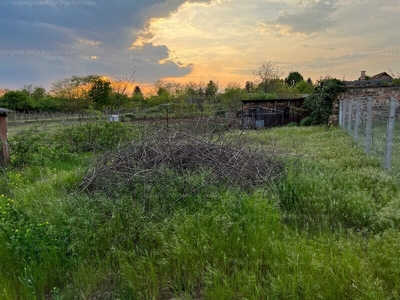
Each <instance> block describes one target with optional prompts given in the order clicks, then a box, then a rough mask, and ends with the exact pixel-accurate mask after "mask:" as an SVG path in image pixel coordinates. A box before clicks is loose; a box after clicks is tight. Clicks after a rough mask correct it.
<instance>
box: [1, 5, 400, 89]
mask: <svg viewBox="0 0 400 300" xmlns="http://www.w3.org/2000/svg"><path fill="white" fill-rule="evenodd" d="M399 15H400V0H327V1H297V0H295V1H292V0H286V1H281V2H279V1H266V0H254V1H252V0H114V1H111V0H2V1H1V2H0V28H1V29H0V88H8V89H20V88H22V87H23V86H24V85H30V84H32V85H40V86H43V87H45V88H46V89H49V88H50V87H51V84H52V83H54V82H55V81H57V80H60V79H63V78H70V77H71V76H73V75H76V76H85V75H90V74H98V75H101V76H107V77H109V78H110V79H111V80H116V79H117V78H120V79H121V78H124V77H129V76H130V75H131V74H132V72H134V80H135V84H137V85H139V86H141V87H143V88H144V89H146V88H149V87H150V86H152V85H153V83H154V82H155V81H157V80H160V79H161V80H165V81H174V82H179V83H187V82H189V81H194V82H200V81H203V82H205V83H207V82H209V81H210V80H213V81H215V82H218V83H219V85H220V87H222V88H223V87H224V86H226V85H228V84H229V83H231V82H236V83H239V84H240V85H242V86H243V87H244V84H245V82H246V81H247V80H255V79H256V77H255V76H254V74H253V70H256V69H257V68H259V67H260V65H261V64H262V62H264V61H272V62H273V63H274V64H275V66H277V67H279V69H280V71H281V72H282V76H283V77H285V76H287V74H288V73H289V72H291V71H298V72H300V73H301V74H302V75H303V76H304V77H305V78H308V77H310V78H311V79H312V80H313V81H315V80H318V79H319V78H321V77H325V76H327V75H330V76H332V77H336V78H339V79H345V80H356V79H358V78H359V76H360V71H362V70H365V71H366V74H367V75H370V76H372V75H375V74H377V73H380V72H389V70H392V71H393V73H394V74H395V75H397V74H398V72H400V62H399V58H400V19H399Z"/></svg>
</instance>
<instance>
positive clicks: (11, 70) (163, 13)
mask: <svg viewBox="0 0 400 300" xmlns="http://www.w3.org/2000/svg"><path fill="white" fill-rule="evenodd" d="M86 1H87V3H89V4H90V3H91V4H94V5H73V1H69V0H65V1H64V0H63V1H58V0H48V1H47V2H46V3H48V4H49V5H43V2H44V0H42V1H41V2H39V1H35V0H32V1H31V0H15V1H11V0H10V1H6V2H1V3H0V28H2V37H1V40H0V51H3V54H0V66H1V69H2V72H1V74H8V75H1V77H0V79H1V80H2V84H4V85H7V86H4V87H8V86H9V85H10V83H11V85H12V87H13V88H18V87H19V86H20V84H19V82H23V83H24V84H26V83H30V82H27V81H31V82H32V81H33V80H35V83H36V81H37V78H43V81H44V82H46V83H44V84H47V78H52V81H55V80H57V79H60V77H61V78H64V77H69V76H72V75H80V74H79V73H83V74H82V75H84V74H92V73H103V74H110V73H113V74H118V73H124V72H126V71H127V69H130V68H132V67H133V66H134V65H135V64H136V65H137V64H140V65H141V67H142V68H143V69H144V68H148V69H149V70H151V71H152V73H151V74H150V73H149V72H147V73H146V74H147V75H146V76H145V77H146V80H151V81H155V80H156V79H157V78H160V77H165V76H182V74H183V75H185V74H187V73H189V72H190V70H191V68H190V67H185V66H179V65H178V64H175V63H173V62H167V63H164V64H160V59H149V60H146V59H130V58H129V57H130V55H143V57H144V56H145V55H148V56H150V55H153V56H154V57H155V56H156V55H159V56H160V57H161V56H162V57H163V59H167V58H168V55H169V49H168V48H167V46H165V45H161V46H158V45H153V44H151V43H145V44H143V45H141V46H139V47H136V48H135V49H131V50H129V48H130V47H131V45H132V43H133V42H134V41H135V40H136V39H137V37H138V36H137V35H138V34H137V33H135V32H140V31H141V30H142V31H143V30H144V31H145V30H146V28H147V27H148V22H149V20H150V19H151V18H159V17H168V16H169V15H170V14H171V13H173V12H175V11H176V10H177V9H178V8H179V6H180V5H182V4H183V3H184V2H198V3H211V0H193V1H191V0H177V1H169V0H153V1H148V0H135V1H131V0H118V1H100V0H86ZM40 3H41V4H42V5H38V4H40ZM76 3H77V1H75V4H76ZM69 4H70V5H69ZM144 34H146V32H144ZM147 34H148V35H149V34H150V35H151V33H147ZM142 35H143V32H142ZM144 37H146V36H144ZM148 37H150V36H147V38H148ZM22 50H23V51H31V52H32V51H42V50H44V51H55V50H58V51H75V52H74V53H76V54H75V55H66V54H65V55H62V54H58V55H43V54H42V55H32V54H26V53H25V54H18V55H13V56H11V54H4V51H9V52H10V51H14V52H15V51H22ZM10 61H13V63H12V64H10V63H9V62H10ZM128 71H129V70H128ZM17 74H19V75H17ZM3 77H6V78H3ZM3 79H4V80H3ZM13 82H14V83H13ZM12 83H13V84H12Z"/></svg>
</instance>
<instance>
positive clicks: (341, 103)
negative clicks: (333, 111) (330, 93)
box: [339, 100, 343, 127]
mask: <svg viewBox="0 0 400 300" xmlns="http://www.w3.org/2000/svg"><path fill="white" fill-rule="evenodd" d="M342 109H343V100H339V126H340V127H342V125H343V122H342V117H343V112H342Z"/></svg>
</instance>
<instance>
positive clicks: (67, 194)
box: [0, 123, 400, 299]
mask: <svg viewBox="0 0 400 300" xmlns="http://www.w3.org/2000/svg"><path fill="white" fill-rule="evenodd" d="M211 127H212V126H211ZM186 129H187V128H186ZM192 129H193V128H192ZM195 129H196V130H197V131H195V132H193V130H192V131H191V132H188V131H186V130H184V131H182V128H180V130H179V131H176V132H175V131H173V129H171V128H168V129H165V128H164V129H163V128H156V129H151V130H150V129H148V128H144V127H133V126H132V125H126V124H122V123H111V124H98V123H88V124H85V125H82V126H76V127H68V128H65V129H61V130H59V131H56V132H54V133H52V134H51V135H50V134H43V133H38V132H35V131H34V130H32V131H28V132H26V133H25V134H21V135H19V136H17V137H14V138H12V139H11V141H10V145H11V147H12V149H13V156H12V158H11V159H12V165H11V166H10V167H9V168H8V169H6V170H4V171H1V175H0V176H1V182H0V270H1V272H0V299H172V298H178V299H399V298H400V258H399V253H400V213H399V209H400V187H399V184H398V181H397V180H398V179H397V178H394V177H391V175H388V174H386V173H385V172H384V171H382V170H381V168H380V163H379V161H377V160H375V159H373V158H368V157H366V156H365V155H364V154H363V152H362V150H360V149H359V148H358V147H357V146H356V145H355V144H354V143H353V142H352V140H351V138H350V137H348V136H347V134H346V133H345V132H343V131H342V130H340V129H338V128H327V127H286V128H276V129H269V130H263V131H245V132H242V133H241V132H238V131H231V132H228V133H224V132H222V131H221V128H219V127H218V128H195ZM208 129H211V131H212V132H213V133H212V134H210V133H209V131H208ZM166 145H167V146H166Z"/></svg>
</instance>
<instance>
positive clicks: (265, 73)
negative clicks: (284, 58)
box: [253, 61, 282, 93]
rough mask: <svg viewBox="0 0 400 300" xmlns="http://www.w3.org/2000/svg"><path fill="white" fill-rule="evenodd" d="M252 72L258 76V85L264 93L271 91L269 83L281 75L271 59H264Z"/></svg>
mask: <svg viewBox="0 0 400 300" xmlns="http://www.w3.org/2000/svg"><path fill="white" fill-rule="evenodd" d="M253 74H254V75H256V76H257V77H258V78H260V83H259V85H258V86H259V87H260V88H262V89H263V91H264V93H268V92H273V90H272V86H271V83H272V82H273V81H274V80H275V81H276V80H277V79H279V78H280V77H281V76H282V72H281V71H280V70H279V68H278V67H276V66H275V64H274V63H273V62H272V61H265V62H263V63H262V64H261V66H260V67H259V68H258V69H257V70H254V71H253Z"/></svg>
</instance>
